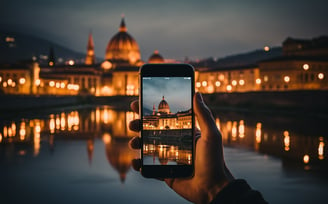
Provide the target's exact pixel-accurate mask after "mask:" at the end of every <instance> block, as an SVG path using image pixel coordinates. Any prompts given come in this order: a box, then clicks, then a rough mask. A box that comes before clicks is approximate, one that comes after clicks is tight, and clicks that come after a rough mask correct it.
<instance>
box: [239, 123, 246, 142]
mask: <svg viewBox="0 0 328 204" xmlns="http://www.w3.org/2000/svg"><path fill="white" fill-rule="evenodd" d="M238 132H239V137H240V138H244V137H245V125H244V121H243V120H241V121H239V128H238Z"/></svg>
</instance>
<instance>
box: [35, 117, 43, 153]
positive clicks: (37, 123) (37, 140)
mask: <svg viewBox="0 0 328 204" xmlns="http://www.w3.org/2000/svg"><path fill="white" fill-rule="evenodd" d="M40 132H41V126H40V121H35V127H34V154H33V155H34V156H37V155H38V154H39V152H40Z"/></svg>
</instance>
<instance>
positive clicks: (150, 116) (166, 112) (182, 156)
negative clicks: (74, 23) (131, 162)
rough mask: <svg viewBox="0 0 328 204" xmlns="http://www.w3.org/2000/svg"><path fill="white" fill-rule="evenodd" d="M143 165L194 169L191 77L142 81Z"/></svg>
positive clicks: (148, 78)
mask: <svg viewBox="0 0 328 204" xmlns="http://www.w3.org/2000/svg"><path fill="white" fill-rule="evenodd" d="M141 80H142V87H141V88H142V92H141V93H142V106H141V108H142V113H143V114H142V135H143V148H142V151H143V160H142V162H143V165H167V166H168V165H192V162H193V156H192V152H193V122H192V121H193V111H192V93H193V91H192V86H193V81H192V80H193V78H192V77H189V76H187V77H184V76H183V77H180V76H179V77H175V76H173V77H172V76H170V77H162V76H161V77H149V76H147V77H142V79H141Z"/></svg>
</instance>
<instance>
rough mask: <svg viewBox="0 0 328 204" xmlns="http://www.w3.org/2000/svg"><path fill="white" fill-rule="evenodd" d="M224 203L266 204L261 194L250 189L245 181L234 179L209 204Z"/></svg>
mask: <svg viewBox="0 0 328 204" xmlns="http://www.w3.org/2000/svg"><path fill="white" fill-rule="evenodd" d="M219 203H220V204H226V203H236V204H239V203H255V204H259V203H260V204H265V203H267V202H266V201H265V200H264V198H263V197H262V195H261V193H260V192H258V191H255V190H253V189H251V187H250V186H249V185H248V184H247V182H246V181H245V180H242V179H236V180H234V181H232V182H230V183H229V184H228V185H227V186H226V187H224V188H223V189H222V190H221V191H220V192H219V193H218V194H217V195H216V197H215V198H214V199H213V200H212V202H211V204H219Z"/></svg>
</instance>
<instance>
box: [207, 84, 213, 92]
mask: <svg viewBox="0 0 328 204" xmlns="http://www.w3.org/2000/svg"><path fill="white" fill-rule="evenodd" d="M207 92H208V93H213V92H214V86H213V85H210V86H208V87H207Z"/></svg>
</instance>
